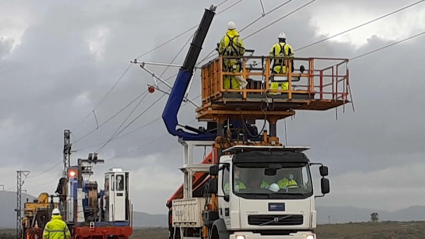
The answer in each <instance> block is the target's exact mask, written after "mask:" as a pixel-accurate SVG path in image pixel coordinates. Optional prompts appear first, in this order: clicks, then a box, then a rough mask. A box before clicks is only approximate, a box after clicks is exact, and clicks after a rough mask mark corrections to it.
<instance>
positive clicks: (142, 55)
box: [136, 0, 243, 59]
mask: <svg viewBox="0 0 425 239" xmlns="http://www.w3.org/2000/svg"><path fill="white" fill-rule="evenodd" d="M227 1H228V0H225V1H223V2H221V3H219V4H218V5H217V7H219V6H221V5H222V4H224V3H225V2H227ZM242 1H243V0H238V1H237V2H236V3H234V4H232V5H230V6H229V7H227V8H225V9H223V10H222V11H221V12H219V13H217V16H218V15H220V14H221V13H223V12H226V11H227V10H229V9H231V8H232V7H234V6H236V5H237V4H239V3H241V2H242ZM198 26H199V24H198V25H196V26H193V27H191V28H190V29H187V30H186V31H184V32H182V33H180V34H178V35H177V36H175V37H173V38H171V39H169V40H168V41H165V42H164V43H162V44H160V45H159V46H156V47H154V48H152V49H151V50H149V51H147V52H145V53H143V54H141V55H140V56H138V57H136V59H140V58H141V57H144V56H146V55H148V54H149V53H151V52H153V51H155V50H158V49H159V48H161V47H163V46H165V45H167V44H168V43H170V42H172V41H174V40H175V39H177V38H179V37H181V36H183V35H185V34H186V33H188V32H190V31H192V30H193V29H196V28H197V27H198Z"/></svg>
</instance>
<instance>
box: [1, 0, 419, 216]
mask: <svg viewBox="0 0 425 239" xmlns="http://www.w3.org/2000/svg"><path fill="white" fill-rule="evenodd" d="M219 2H220V1H219V0H212V1H209V2H208V1H195V0H190V1H189V0H186V1H184V2H183V1H169V0H167V1H165V0H164V1H130V0H122V1H105V0H103V1H72V2H69V1H68V2H65V1H62V2H61V3H59V2H58V1H36V2H35V1H20V0H19V1H11V0H9V1H1V2H0V79H1V87H0V158H1V162H2V166H1V168H0V175H1V176H0V184H4V185H5V189H11V190H16V189H15V188H16V187H15V185H16V170H18V169H28V170H31V174H30V175H29V176H36V177H33V178H29V179H27V180H26V181H25V184H24V189H27V190H28V192H29V193H31V194H33V195H35V196H37V195H38V194H39V193H40V192H42V191H47V192H50V193H53V192H54V191H55V189H56V185H57V181H58V179H59V177H60V174H61V169H62V164H60V162H61V160H62V157H63V156H62V150H63V130H64V129H71V130H72V133H73V135H72V141H73V142H74V141H76V140H78V139H80V138H81V137H83V136H84V135H86V134H87V133H88V132H90V131H92V130H95V129H96V128H97V124H98V125H102V123H104V122H105V121H106V120H108V119H109V118H110V117H111V116H113V115H114V114H115V113H116V112H118V111H119V110H120V109H122V108H123V107H125V106H126V105H127V104H128V103H130V102H131V101H132V100H133V99H135V98H136V97H137V96H139V95H140V94H142V93H143V92H144V91H145V90H146V89H147V84H152V83H153V81H152V77H151V76H150V75H149V74H147V73H146V72H144V71H143V70H142V69H140V67H138V66H137V65H132V66H131V67H130V69H129V70H128V72H127V73H126V74H125V75H124V77H123V78H122V79H121V81H120V82H119V84H117V86H116V87H115V88H114V89H113V90H112V91H111V92H110V94H109V95H108V96H107V97H106V98H105V100H104V101H102V103H101V104H100V105H99V106H98V107H96V106H97V105H98V104H99V102H100V101H101V100H102V98H103V97H104V96H105V95H106V94H107V93H108V91H109V90H110V89H111V87H112V86H113V85H114V84H115V83H116V82H117V80H118V79H119V77H120V76H121V75H122V74H123V72H124V71H125V70H126V69H127V67H128V66H129V65H130V61H131V60H133V59H135V58H136V57H138V56H140V55H142V54H143V53H145V52H147V51H149V50H151V49H152V48H155V47H157V46H159V45H160V44H162V43H164V42H166V41H167V40H169V39H171V38H173V37H174V36H176V35H178V34H180V33H182V32H184V31H186V30H188V29H190V28H191V27H193V26H195V25H197V24H198V23H199V22H200V20H201V17H202V15H203V12H204V8H206V7H209V6H210V5H211V4H218V3H219ZM236 2H237V1H236V0H228V1H227V2H225V3H224V4H223V5H222V6H220V7H219V8H218V9H217V11H218V12H219V11H221V10H223V9H225V8H226V7H227V6H230V5H232V4H233V3H236ZM307 2H308V1H306V0H293V1H292V2H290V3H288V4H287V5H285V6H284V7H282V8H280V9H279V10H277V11H275V12H273V13H272V14H270V15H267V16H266V17H264V18H262V19H261V20H260V21H258V22H256V23H255V24H254V25H252V26H250V27H249V28H248V29H246V30H244V31H243V32H241V36H242V38H243V37H244V36H247V35H249V34H251V33H253V32H255V31H256V30H258V29H260V28H262V27H263V26H265V25H267V24H268V23H271V22H273V21H274V20H276V19H278V18H279V17H281V16H284V15H286V14H288V13H289V12H291V11H293V10H294V9H296V8H298V7H300V6H302V5H303V4H305V3H307ZM413 2H415V1H408V2H407V1H404V2H400V1H393V0H385V1H384V0H376V1H366V0H356V1H337V0H316V1H315V2H313V3H312V4H310V5H308V6H307V7H305V8H303V9H302V10H300V11H298V12H296V13H294V14H293V15H290V16H289V17H287V18H285V19H283V20H282V21H279V22H278V23H276V24H274V25H272V26H270V27H268V28H265V29H264V30H263V31H261V32H259V33H258V34H256V35H254V36H252V37H250V38H249V39H247V40H246V41H245V45H246V46H247V47H248V48H253V49H255V50H256V55H266V54H267V53H268V51H269V49H270V48H271V46H272V45H273V44H274V43H275V41H276V40H277V39H276V38H277V36H278V34H279V33H280V32H282V31H284V32H285V33H286V35H287V37H288V43H289V44H291V45H292V46H293V48H294V49H297V48H300V47H302V46H305V45H307V44H309V43H312V42H315V41H318V40H320V39H323V38H325V37H327V36H331V35H334V34H336V33H339V32H341V31H344V30H347V29H349V28H351V27H354V26H356V25H359V24H361V23H363V22H366V21H368V20H371V19H373V18H376V17H379V16H381V15H384V14H386V13H389V12H391V11H394V10H397V9H399V8H401V7H404V6H406V5H408V4H409V3H413ZM263 3H264V8H265V11H266V12H267V11H270V10H271V9H273V8H274V7H276V6H278V5H279V4H281V3H282V1H278V0H264V1H263ZM261 13H262V8H261V4H260V1H257V0H244V1H241V2H240V3H238V4H237V5H235V6H234V7H233V8H231V9H230V10H228V11H226V12H224V13H222V14H220V15H218V16H216V17H215V18H214V21H213V23H212V26H211V28H210V31H209V33H208V35H207V39H206V41H205V44H204V46H203V50H202V53H201V58H203V57H204V56H205V55H207V54H208V53H209V52H210V51H211V50H212V49H213V48H214V47H215V44H216V43H217V42H218V41H219V40H220V38H221V37H222V35H223V34H224V33H225V31H226V27H227V22H228V21H229V20H233V21H235V22H236V25H237V27H238V28H239V29H241V28H242V27H244V26H246V25H247V24H249V23H250V22H252V21H253V20H255V19H257V18H258V17H260V16H261ZM424 18H425V3H421V4H418V5H416V6H415V7H412V8H409V9H406V10H404V11H402V12H399V13H397V14H394V15H392V16H389V17H387V18H385V19H382V20H380V21H377V22H375V23H372V24H370V25H367V26H365V27H362V28H360V29H357V30H354V31H352V32H349V33H347V34H344V35H341V36H339V37H336V38H333V39H331V40H329V41H326V42H323V43H321V44H318V45H316V46H314V47H310V48H306V49H303V50H301V51H299V52H298V51H295V55H296V56H302V57H307V56H320V57H341V58H352V57H355V56H357V55H360V54H363V53H366V52H368V51H371V50H374V49H377V48H380V47H382V46H385V45H388V44H391V43H393V42H394V41H397V40H402V39H404V38H406V37H409V36H412V35H415V34H417V33H420V32H423V31H424V28H425V24H424V22H425V19H424ZM193 32H194V30H192V31H190V32H188V33H186V34H185V35H183V36H181V37H179V38H177V39H176V40H174V41H172V42H170V43H169V44H167V45H165V46H163V47H161V48H159V49H157V50H155V51H153V52H152V53H149V54H147V55H145V56H143V57H141V58H139V61H154V62H168V63H169V62H171V60H172V59H173V58H174V56H175V55H176V54H177V53H178V52H179V50H180V49H181V47H182V46H183V45H184V44H185V43H186V42H187V41H188V39H189V37H190V36H191V34H192V33H193ZM424 43H425V36H423V37H418V38H415V39H412V40H410V41H407V42H404V43H402V44H399V45H395V46H393V47H390V48H387V49H385V50H382V51H379V52H377V53H374V54H372V55H368V56H366V57H363V58H359V59H357V60H354V61H352V62H350V74H351V75H350V80H351V87H352V92H353V99H354V105H355V112H353V111H352V108H351V105H348V106H347V107H346V112H345V113H343V112H342V109H339V111H338V120H336V119H335V110H331V111H326V112H298V113H297V115H296V117H295V119H293V120H288V121H287V127H288V132H287V136H288V143H289V144H290V145H308V146H311V147H312V149H311V150H309V151H308V152H306V153H307V155H308V156H309V157H310V159H311V160H312V161H314V162H322V163H324V164H326V165H328V166H329V168H330V174H331V175H330V179H331V194H329V195H327V196H326V197H325V198H320V199H318V202H317V203H318V205H333V206H335V205H338V206H343V205H351V206H355V207H367V208H375V209H382V210H390V211H392V210H397V209H400V208H404V207H408V206H411V205H424V202H423V198H424V197H425V186H424V185H425V174H424V173H423V172H424V170H425V165H424V164H423V163H422V162H423V159H424V158H425V149H424V144H425V138H424V135H425V126H424V123H423V122H424V119H425V118H424V116H425V110H424V106H423V105H424V104H425V98H424V97H423V90H424V89H425V81H424V80H423V74H422V73H421V72H422V71H423V64H422V62H424V61H425V55H424V54H423V53H422V52H425V44H424ZM187 50H188V47H186V48H185V49H184V50H183V52H182V53H181V54H180V55H179V57H177V59H176V60H175V61H174V63H176V64H181V63H182V61H183V59H184V56H185V54H186V52H187ZM151 69H152V70H153V71H155V72H156V73H157V74H161V73H162V72H163V70H164V68H162V67H151ZM176 72H177V68H171V69H169V70H168V71H166V73H165V74H164V78H167V77H170V76H173V75H174V74H175V73H176ZM173 80H174V78H172V79H171V80H170V81H169V82H170V83H172V81H173ZM199 81H200V73H199V71H198V72H196V73H195V78H194V84H193V86H192V89H191V91H190V96H191V98H195V97H196V96H198V95H199V94H200V84H199ZM162 88H163V89H167V88H165V87H164V86H163V87H162ZM161 96H162V93H160V92H156V93H155V94H149V95H147V96H146V98H145V99H144V100H143V101H142V103H141V104H140V105H139V107H137V109H136V110H135V111H134V113H133V114H132V115H131V116H130V118H129V119H128V120H127V121H126V123H125V124H124V125H127V124H128V123H130V122H131V121H132V120H133V119H135V117H136V116H137V115H139V114H141V113H142V112H143V111H144V110H145V109H146V108H147V107H149V106H150V105H151V104H152V103H153V102H154V101H156V100H157V99H158V98H159V97H161ZM166 98H167V97H163V98H162V99H161V100H160V101H159V102H158V103H157V104H155V105H154V106H153V107H152V108H150V109H149V110H148V111H146V113H145V114H143V115H142V116H141V117H140V118H138V119H137V120H135V121H134V123H132V124H131V125H130V126H129V127H128V128H126V129H125V131H123V132H122V135H124V134H126V133H128V132H131V131H132V130H135V129H138V128H140V127H142V126H143V125H145V124H147V123H150V122H152V121H153V120H156V119H158V118H159V117H160V116H161V113H162V110H163V107H164V105H165V101H166ZM197 102H198V103H199V99H197ZM137 103H138V100H137V101H136V102H134V103H133V104H132V105H130V106H129V107H128V108H126V109H125V110H124V111H123V112H122V113H121V114H119V115H118V116H117V117H115V118H113V119H112V120H110V121H109V122H107V123H106V124H103V125H102V126H101V127H99V128H98V129H97V130H95V131H94V132H93V133H92V134H90V135H88V136H87V137H85V138H84V139H82V140H79V141H78V142H76V143H75V144H74V145H73V149H74V150H78V152H75V153H73V154H72V160H73V163H76V159H77V158H79V157H81V158H85V157H87V154H88V153H89V152H93V151H95V150H97V149H98V148H99V147H100V145H99V144H101V143H103V142H105V141H107V140H108V139H109V138H110V137H111V136H112V135H113V133H114V132H115V131H116V130H117V128H118V127H119V126H120V125H121V124H122V122H123V121H124V120H125V118H126V117H127V116H128V115H129V114H130V112H131V111H132V110H133V109H134V107H135V106H136V104H137ZM93 109H95V110H94V112H95V115H96V118H95V117H94V114H91V115H90V116H89V117H88V118H86V116H87V115H88V114H89V113H90V112H92V111H93ZM84 119H86V120H85V121H84V122H83V123H81V124H80V122H82V121H83V120H84ZM96 119H97V121H98V123H96ZM179 120H180V122H181V123H183V124H184V123H188V122H190V121H193V120H194V107H193V106H191V105H186V106H184V107H183V108H182V110H181V112H180V115H179ZM192 125H193V126H196V125H197V123H196V122H195V123H192ZM283 129H284V127H283V123H280V124H279V132H278V133H279V136H280V137H281V138H284V130H283ZM88 147H91V148H88ZM136 148H139V149H138V150H134V149H136ZM129 151H131V152H130V153H128V152H129ZM199 153H200V154H202V152H199ZM100 157H101V158H104V159H106V163H105V165H101V166H96V174H95V176H94V177H93V178H94V179H97V180H99V181H100V182H101V183H103V180H102V174H103V172H104V171H105V170H107V169H108V168H110V167H122V168H123V169H125V170H129V171H130V172H131V179H132V186H131V190H132V192H131V194H132V200H133V202H134V204H135V209H136V210H139V211H145V212H148V213H165V212H166V207H165V202H166V200H167V199H168V198H169V196H170V195H171V194H172V193H173V192H174V190H175V189H176V188H177V187H178V185H179V184H180V183H181V182H182V174H181V173H180V171H179V170H178V167H179V166H181V165H182V161H183V149H182V147H181V146H180V145H179V144H178V142H177V138H175V137H172V136H171V135H168V133H167V132H166V130H165V126H164V124H163V122H162V120H157V121H155V122H154V123H152V124H149V125H148V126H147V127H144V128H141V129H139V130H137V131H135V132H134V133H131V134H128V135H126V136H124V137H120V138H117V139H115V140H113V141H112V142H110V143H109V144H108V145H107V146H106V147H105V148H104V149H103V150H102V151H101V153H100ZM197 160H200V159H197ZM55 165H57V166H56V167H54V168H53V169H51V170H49V171H47V172H45V171H46V170H48V169H50V168H52V167H53V166H55ZM315 170H316V169H315ZM43 172H45V173H43ZM40 173H43V174H41V175H39V174H40ZM316 182H319V181H316ZM401 201H402V202H403V203H400V202H401Z"/></svg>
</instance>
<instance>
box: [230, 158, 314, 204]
mask: <svg viewBox="0 0 425 239" xmlns="http://www.w3.org/2000/svg"><path fill="white" fill-rule="evenodd" d="M232 178H233V192H234V193H235V194H236V195H238V196H241V197H244V198H288V199H290V198H307V197H310V196H312V195H313V189H312V184H311V175H310V168H309V166H308V164H306V163H273V164H269V163H255V164H246V163H244V164H239V165H238V164H236V165H234V166H233V177H232Z"/></svg>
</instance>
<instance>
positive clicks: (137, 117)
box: [114, 94, 165, 138]
mask: <svg viewBox="0 0 425 239" xmlns="http://www.w3.org/2000/svg"><path fill="white" fill-rule="evenodd" d="M164 96H165V94H163V95H162V96H161V97H159V98H158V99H157V100H156V101H154V102H153V103H152V104H151V105H150V106H148V107H147V108H146V109H145V110H144V111H143V112H142V113H140V114H139V115H137V116H136V118H134V119H133V120H132V121H131V122H130V123H128V124H127V125H126V126H125V127H124V128H123V129H122V130H120V131H119V132H118V133H117V134H116V135H115V137H117V136H118V135H120V134H121V133H122V132H123V131H124V130H126V129H127V128H128V127H129V126H130V125H131V124H133V123H134V122H135V121H136V120H137V119H139V118H140V117H141V116H142V115H144V114H145V113H146V112H147V111H148V110H149V109H150V108H152V107H153V106H154V105H155V104H156V103H158V102H159V101H160V100H161V99H162V98H163V97H164ZM115 137H114V138H115Z"/></svg>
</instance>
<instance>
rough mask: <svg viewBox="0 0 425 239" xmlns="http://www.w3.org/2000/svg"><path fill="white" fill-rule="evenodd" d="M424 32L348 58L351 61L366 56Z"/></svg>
mask: <svg viewBox="0 0 425 239" xmlns="http://www.w3.org/2000/svg"><path fill="white" fill-rule="evenodd" d="M424 34H425V31H424V32H421V33H418V34H416V35H413V36H410V37H408V38H405V39H403V40H400V41H396V42H393V43H391V44H388V45H386V46H383V47H380V48H378V49H375V50H372V51H369V52H366V53H363V54H361V55H358V56H355V57H353V58H351V59H350V61H353V60H356V59H359V58H362V57H364V56H367V55H369V54H372V53H375V52H377V51H380V50H383V49H385V48H388V47H391V46H394V45H397V44H400V43H403V42H405V41H408V40H411V39H413V38H416V37H419V36H422V35H424Z"/></svg>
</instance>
